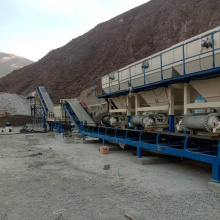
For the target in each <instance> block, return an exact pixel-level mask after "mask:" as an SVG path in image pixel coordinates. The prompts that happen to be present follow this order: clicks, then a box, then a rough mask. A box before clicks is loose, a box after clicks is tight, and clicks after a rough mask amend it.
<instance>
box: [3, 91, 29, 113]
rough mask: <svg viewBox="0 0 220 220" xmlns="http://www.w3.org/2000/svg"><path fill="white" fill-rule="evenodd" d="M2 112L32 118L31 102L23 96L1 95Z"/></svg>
mask: <svg viewBox="0 0 220 220" xmlns="http://www.w3.org/2000/svg"><path fill="white" fill-rule="evenodd" d="M0 111H6V112H8V113H9V114H10V115H27V116H30V115H31V112H30V101H29V100H27V99H26V98H25V97H24V96H21V95H17V94H9V93H0Z"/></svg>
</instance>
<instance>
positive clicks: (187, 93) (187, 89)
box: [184, 83, 190, 115]
mask: <svg viewBox="0 0 220 220" xmlns="http://www.w3.org/2000/svg"><path fill="white" fill-rule="evenodd" d="M189 103H190V87H189V85H188V84H186V83H185V84H184V115H186V114H188V113H189V111H188V110H187V104H189Z"/></svg>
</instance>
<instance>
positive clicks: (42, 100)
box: [37, 88, 48, 113]
mask: <svg viewBox="0 0 220 220" xmlns="http://www.w3.org/2000/svg"><path fill="white" fill-rule="evenodd" d="M37 93H38V95H39V98H40V101H41V104H42V107H43V109H44V112H46V113H47V112H48V108H47V105H46V103H45V102H44V99H43V97H42V95H41V92H40V90H39V88H37Z"/></svg>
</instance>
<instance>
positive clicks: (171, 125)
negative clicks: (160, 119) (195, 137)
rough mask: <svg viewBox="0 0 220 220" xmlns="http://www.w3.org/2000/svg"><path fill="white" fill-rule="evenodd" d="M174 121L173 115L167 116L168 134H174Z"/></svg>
mask: <svg viewBox="0 0 220 220" xmlns="http://www.w3.org/2000/svg"><path fill="white" fill-rule="evenodd" d="M174 119H175V116H174V115H170V116H169V132H175V126H174Z"/></svg>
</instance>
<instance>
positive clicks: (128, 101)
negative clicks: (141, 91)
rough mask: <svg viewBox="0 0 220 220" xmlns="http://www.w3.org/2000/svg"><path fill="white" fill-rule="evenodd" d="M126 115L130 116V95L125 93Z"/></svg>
mask: <svg viewBox="0 0 220 220" xmlns="http://www.w3.org/2000/svg"><path fill="white" fill-rule="evenodd" d="M126 101H127V116H131V97H129V96H128V95H127V99H126Z"/></svg>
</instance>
